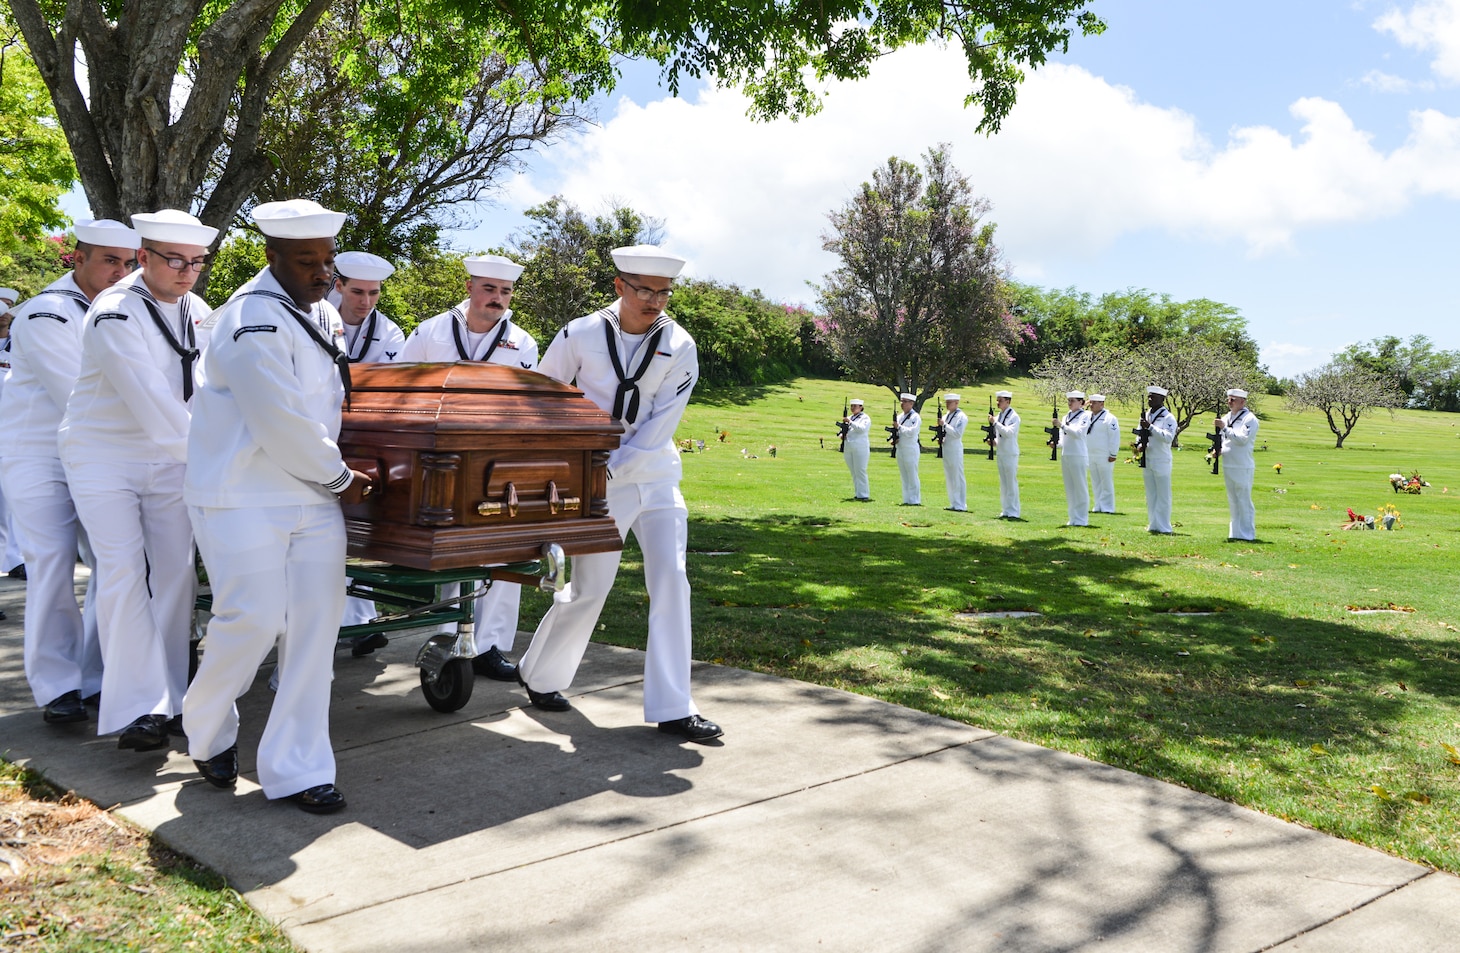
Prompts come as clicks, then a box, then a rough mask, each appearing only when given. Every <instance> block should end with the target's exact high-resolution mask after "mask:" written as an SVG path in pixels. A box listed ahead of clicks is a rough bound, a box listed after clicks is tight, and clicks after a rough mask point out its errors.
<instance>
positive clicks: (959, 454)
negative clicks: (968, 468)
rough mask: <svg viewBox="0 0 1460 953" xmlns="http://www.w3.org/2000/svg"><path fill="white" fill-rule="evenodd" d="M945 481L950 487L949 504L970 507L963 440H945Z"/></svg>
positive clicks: (956, 508)
mask: <svg viewBox="0 0 1460 953" xmlns="http://www.w3.org/2000/svg"><path fill="white" fill-rule="evenodd" d="M943 483H944V484H945V485H946V486H947V487H948V506H949V507H950V508H951V509H955V510H966V509H968V479H967V478H966V477H965V476H964V475H963V441H962V440H945V441H943Z"/></svg>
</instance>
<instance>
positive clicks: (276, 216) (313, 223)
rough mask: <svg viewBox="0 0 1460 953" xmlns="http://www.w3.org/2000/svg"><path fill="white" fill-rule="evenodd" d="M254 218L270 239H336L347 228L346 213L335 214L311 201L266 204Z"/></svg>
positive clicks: (300, 200)
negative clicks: (342, 229)
mask: <svg viewBox="0 0 1460 953" xmlns="http://www.w3.org/2000/svg"><path fill="white" fill-rule="evenodd" d="M252 214H253V220H254V224H256V225H258V227H259V231H261V232H263V233H264V234H265V235H267V236H269V237H270V238H334V237H335V236H336V235H338V234H339V233H340V229H341V228H343V227H344V224H345V213H344V212H331V211H330V210H329V209H327V208H325V207H324V206H323V205H320V204H319V203H318V202H314V201H311V200H309V199H289V200H288V201H287V202H265V203H264V204H263V205H260V206H257V207H256V208H255V209H254V210H253V213H252Z"/></svg>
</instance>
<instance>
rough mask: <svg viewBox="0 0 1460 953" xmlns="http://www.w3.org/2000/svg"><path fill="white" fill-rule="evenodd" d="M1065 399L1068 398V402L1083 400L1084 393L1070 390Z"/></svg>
mask: <svg viewBox="0 0 1460 953" xmlns="http://www.w3.org/2000/svg"><path fill="white" fill-rule="evenodd" d="M1065 397H1067V398H1069V399H1070V400H1084V399H1085V392H1084V391H1082V390H1072V391H1070V392H1069V393H1068V394H1066V395H1065Z"/></svg>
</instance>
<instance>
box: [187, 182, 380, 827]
mask: <svg viewBox="0 0 1460 953" xmlns="http://www.w3.org/2000/svg"><path fill="white" fill-rule="evenodd" d="M253 219H254V221H255V222H256V223H257V224H258V227H259V230H260V231H262V232H263V233H264V236H265V243H264V247H265V254H266V256H267V258H268V262H269V264H268V267H266V268H264V270H262V271H260V272H259V273H258V274H257V275H255V276H254V277H253V278H251V279H250V280H249V281H248V282H246V283H245V284H244V285H243V286H242V287H241V288H239V289H238V290H237V291H235V292H234V293H233V297H231V298H230V299H229V300H228V302H227V303H226V304H225V305H223V306H222V307H221V308H219V309H218V311H216V312H215V313H214V315H213V326H212V340H211V342H210V344H209V346H208V350H207V353H206V354H204V356H203V381H204V383H203V386H202V387H200V388H199V389H198V391H197V393H196V394H194V396H193V427H192V430H191V433H190V435H189V439H188V468H187V480H186V483H185V487H184V491H183V494H184V498H185V499H186V500H187V502H188V513H189V515H190V516H191V517H192V521H193V530H194V533H195V534H196V536H197V540H198V549H199V550H200V551H201V552H202V555H203V562H204V564H205V565H206V566H207V567H208V577H209V580H210V582H211V583H212V587H213V618H212V619H211V620H210V621H209V623H208V634H207V640H206V643H205V646H204V652H203V658H202V662H201V664H200V665H199V666H198V673H197V675H196V676H195V677H194V679H193V683H192V685H191V686H190V687H189V688H188V692H187V697H186V698H185V699H184V700H183V723H184V725H185V726H186V728H187V734H188V749H189V753H190V754H191V755H192V757H193V759H194V764H196V765H197V767H198V770H199V771H200V772H201V773H202V775H203V777H204V778H205V779H207V780H208V782H209V783H211V784H213V785H215V786H217V787H222V788H231V787H233V784H234V781H235V780H236V779H237V777H238V709H237V707H236V705H235V704H234V699H236V698H238V696H240V695H242V694H243V693H244V692H245V691H246V690H247V689H248V687H249V684H250V683H251V682H252V681H253V679H254V676H255V675H256V674H257V671H258V666H259V664H260V663H261V662H263V660H264V657H265V656H266V655H267V654H268V652H269V650H270V649H272V648H273V647H274V645H275V643H276V642H277V644H278V649H279V661H280V664H279V672H280V676H279V689H278V694H277V695H276V696H275V697H274V701H273V708H272V709H271V710H270V712H269V719H268V724H267V725H265V727H264V733H263V738H262V739H261V740H260V742H259V749H258V761H257V763H258V775H259V783H260V785H262V787H263V789H264V796H265V797H268V798H290V799H291V800H293V801H294V803H296V804H297V805H298V806H299V807H300V808H302V809H303V810H305V811H309V812H311V813H326V812H329V811H336V810H339V809H340V808H342V807H344V806H345V798H344V796H343V795H342V794H341V793H340V792H339V790H338V788H336V787H335V784H334V782H335V758H334V752H333V751H332V750H331V748H330V738H329V703H330V686H329V682H330V675H331V669H332V667H333V660H334V648H335V636H336V633H337V632H338V631H339V624H340V614H341V612H342V611H343V610H344V602H345V519H344V514H343V513H341V511H340V502H341V501H344V502H346V503H356V502H359V501H361V500H362V499H364V497H365V496H366V494H368V493H369V492H370V491H371V486H370V482H369V481H370V478H369V477H367V476H366V475H365V474H363V473H360V472H358V471H355V470H352V469H350V467H348V466H347V465H346V464H345V461H344V459H343V457H342V456H341V454H340V448H339V445H338V444H337V443H336V440H337V438H338V437H339V432H340V418H341V402H342V401H343V400H344V399H345V398H346V396H347V394H348V392H349V368H350V364H349V358H348V357H346V355H345V353H344V352H343V351H342V350H340V349H339V347H338V345H337V344H336V342H342V341H343V337H344V328H343V325H342V323H341V321H340V315H339V312H338V311H336V310H335V309H334V308H333V307H332V306H331V305H330V304H329V303H328V302H326V301H325V300H324V297H325V295H326V294H328V293H329V290H330V284H331V282H332V280H333V278H334V273H333V264H334V258H335V239H334V236H335V235H336V234H337V233H338V232H339V230H340V226H341V225H342V224H343V223H344V220H345V216H344V214H343V213H340V212H331V211H329V210H327V209H324V208H322V207H320V206H319V205H318V204H317V203H315V202H310V201H305V200H298V199H296V200H291V201H287V202H267V203H265V204H263V205H260V206H258V207H257V208H255V209H254V210H253Z"/></svg>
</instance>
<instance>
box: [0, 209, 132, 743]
mask: <svg viewBox="0 0 1460 953" xmlns="http://www.w3.org/2000/svg"><path fill="white" fill-rule="evenodd" d="M75 231H76V256H75V267H74V268H73V269H72V271H71V273H70V274H68V275H66V276H65V277H64V278H62V279H60V280H59V281H56V282H53V283H52V284H51V285H49V286H48V287H46V289H45V290H43V291H42V292H41V293H40V294H38V295H36V296H35V297H34V298H31V299H30V300H29V301H27V302H25V303H24V304H22V305H21V306H20V307H18V308H16V309H15V321H14V323H13V324H11V327H10V373H9V375H8V377H7V378H6V383H5V392H4V395H3V396H0V420H3V421H5V426H4V428H3V430H0V482H3V484H4V487H5V497H6V499H7V501H8V502H9V503H10V511H11V513H13V514H14V518H15V526H16V529H17V530H18V531H19V533H20V543H21V546H22V550H21V552H22V554H23V555H24V557H25V569H26V575H27V577H28V582H27V583H26V591H25V675H26V678H27V679H28V680H29V682H30V688H31V692H32V694H33V695H34V696H35V701H36V704H38V705H42V706H44V709H45V711H44V716H45V720H46V721H48V722H51V723H53V724H58V723H69V722H79V721H85V720H86V708H85V706H84V705H83V699H86V698H91V697H92V696H94V695H96V694H97V693H99V692H100V691H101V668H102V665H101V644H100V642H99V640H98V638H97V633H96V609H95V605H94V603H93V600H92V598H91V596H92V594H93V593H94V591H95V581H96V580H95V577H93V578H92V581H91V584H89V585H88V586H87V599H86V610H85V612H83V611H82V610H80V609H78V608H77V607H76V593H75V588H74V586H75V576H76V554H77V549H78V546H79V547H80V549H81V552H82V554H83V556H84V557H85V558H86V560H87V563H88V565H90V562H91V558H90V553H91V550H90V548H89V547H88V546H87V545H86V533H85V531H84V529H82V526H81V522H80V520H78V519H77V517H76V506H75V504H74V503H73V502H72V499H71V490H70V487H69V486H68V485H67V483H66V471H65V469H64V468H63V467H62V466H61V456H60V448H59V446H58V444H57V432H58V431H59V429H60V426H61V417H62V415H63V414H64V413H65V411H66V401H67V400H68V399H69V398H70V397H71V389H72V388H73V387H75V386H76V375H77V373H78V372H79V370H80V367H81V332H82V327H83V326H84V323H85V318H86V309H87V308H89V307H90V306H91V300H92V299H93V298H94V297H96V296H97V295H99V294H100V293H101V292H102V291H104V290H106V289H107V288H108V287H110V286H111V285H113V284H115V283H116V282H118V281H120V280H121V279H122V278H123V277H124V276H125V275H126V274H127V272H129V271H131V270H132V268H133V266H134V265H135V264H136V249H137V247H138V245H139V244H140V243H141V239H140V238H139V237H138V235H137V233H136V232H134V231H132V229H130V228H128V227H127V226H125V225H123V224H122V223H121V222H114V221H110V220H108V219H102V220H100V221H93V222H78V223H76V226H75Z"/></svg>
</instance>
